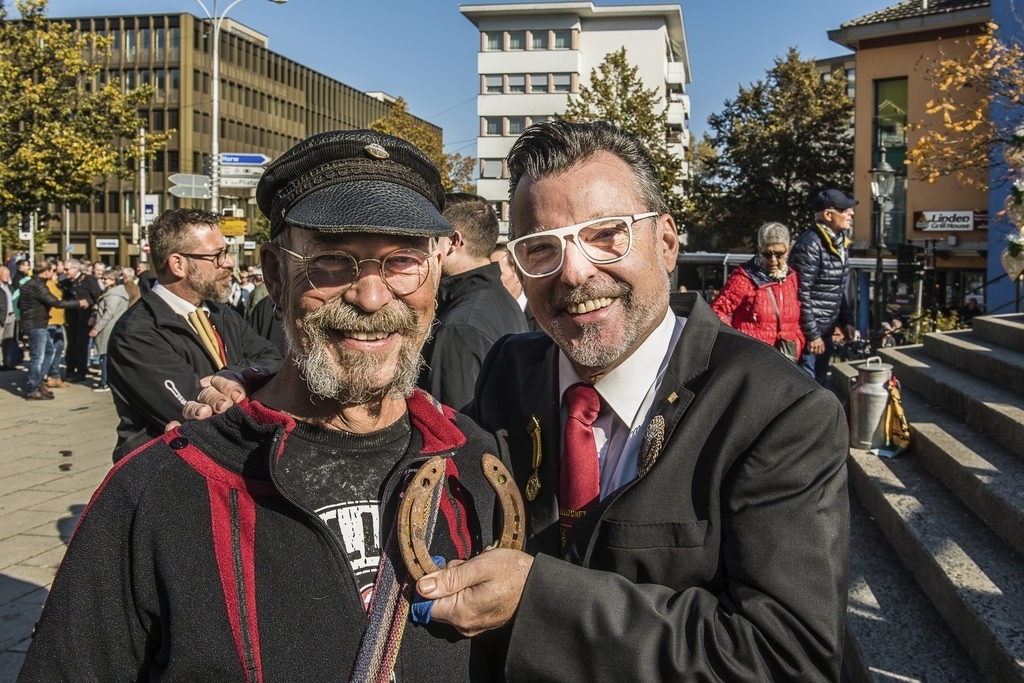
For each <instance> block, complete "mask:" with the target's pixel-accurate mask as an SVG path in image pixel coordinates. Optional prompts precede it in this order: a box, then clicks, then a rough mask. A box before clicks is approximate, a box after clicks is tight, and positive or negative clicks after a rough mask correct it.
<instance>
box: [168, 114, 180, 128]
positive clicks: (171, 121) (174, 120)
mask: <svg viewBox="0 0 1024 683" xmlns="http://www.w3.org/2000/svg"><path fill="white" fill-rule="evenodd" d="M179 125H181V124H180V123H179V122H178V110H177V109H168V110H167V128H169V129H170V130H178V126H179Z"/></svg>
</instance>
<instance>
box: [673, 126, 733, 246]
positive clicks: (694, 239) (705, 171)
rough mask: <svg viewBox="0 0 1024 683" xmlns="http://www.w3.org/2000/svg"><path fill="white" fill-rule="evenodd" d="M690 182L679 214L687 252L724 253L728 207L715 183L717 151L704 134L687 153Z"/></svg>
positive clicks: (719, 187) (727, 231)
mask: <svg viewBox="0 0 1024 683" xmlns="http://www.w3.org/2000/svg"><path fill="white" fill-rule="evenodd" d="M685 159H686V164H687V166H688V167H689V179H688V180H687V183H686V196H685V197H684V199H683V209H682V211H681V213H680V216H679V218H680V226H679V227H680V229H681V230H682V231H683V232H684V233H685V234H686V240H687V241H686V245H685V246H686V249H687V251H726V250H728V247H726V246H725V240H724V239H723V237H724V236H727V235H728V234H729V230H728V226H729V212H728V206H727V203H726V202H725V201H723V200H722V196H721V195H722V188H721V186H720V185H719V184H718V183H716V182H715V177H714V169H715V168H716V165H717V163H718V150H716V149H715V146H714V145H713V144H712V142H711V138H710V137H709V136H708V134H707V133H705V134H704V137H703V138H701V140H699V141H698V142H696V143H695V144H691V145H690V146H689V147H688V148H687V149H686V156H685Z"/></svg>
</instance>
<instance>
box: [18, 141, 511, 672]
mask: <svg viewBox="0 0 1024 683" xmlns="http://www.w3.org/2000/svg"><path fill="white" fill-rule="evenodd" d="M382 178H394V179H395V182H389V181H385V180H382ZM257 199H258V201H259V206H260V209H261V210H262V211H263V212H264V214H265V215H267V216H269V217H271V235H272V242H271V243H265V244H264V245H263V246H262V247H261V250H260V251H261V258H262V261H263V268H264V275H265V277H266V282H267V285H268V291H269V292H270V296H271V297H273V299H274V300H275V301H276V302H277V304H278V306H279V307H280V308H281V309H282V311H283V320H282V324H283V325H284V327H285V330H286V334H287V338H288V353H287V362H286V363H285V364H284V365H283V366H282V368H281V371H280V372H279V373H277V374H276V375H275V376H274V377H273V378H272V379H271V380H270V383H269V384H267V385H266V386H265V387H264V388H263V389H262V390H261V391H259V392H257V393H256V394H255V395H254V396H253V397H252V399H251V400H249V401H246V402H245V403H244V404H243V405H241V406H238V407H236V408H233V409H231V410H229V411H227V412H226V413H224V414H221V415H218V416H216V417H213V418H211V419H210V420H207V421H205V422H197V423H191V424H187V425H185V426H184V427H180V428H179V429H175V430H172V431H170V432H169V433H167V434H165V435H162V436H161V438H159V439H157V440H155V441H153V442H152V443H150V444H148V445H147V446H145V447H144V448H142V449H140V450H139V451H137V452H136V453H134V454H133V455H131V456H129V457H127V458H125V459H124V460H122V461H121V462H119V463H118V464H117V465H116V466H115V467H114V470H113V472H112V473H111V475H110V476H109V477H108V478H107V480H106V481H105V482H104V483H103V486H102V487H101V488H100V490H99V491H97V493H96V494H95V495H94V497H93V499H92V501H91V502H90V505H89V507H88V508H87V509H86V511H85V512H84V513H83V515H82V518H81V521H80V522H79V525H78V527H77V529H76V530H75V534H74V537H73V538H72V539H71V542H70V544H69V545H68V550H67V554H66V555H65V557H64V560H63V562H62V564H61V567H60V570H59V571H58V573H57V578H56V579H55V580H54V583H53V587H52V589H51V591H50V595H49V597H48V599H47V602H46V605H45V607H44V608H43V613H42V617H41V619H40V622H39V624H38V625H37V627H36V629H35V631H34V634H35V635H34V639H33V642H32V645H31V646H30V647H29V650H28V654H27V656H26V659H25V665H24V668H22V670H21V675H20V677H19V679H18V680H19V681H20V682H21V683H34V682H35V681H40V682H42V681H46V682H50V681H86V680H88V681H154V680H162V681H201V680H202V681H223V682H226V683H236V682H237V683H243V682H246V681H247V682H249V683H253V682H255V681H263V680H266V681H301V682H302V683H318V682H323V683H327V682H328V681H339V680H340V681H344V680H352V681H387V680H397V681H418V682H419V681H422V682H424V683H441V682H445V683H447V682H448V681H485V680H491V679H492V672H491V671H490V670H489V669H488V661H489V660H488V658H487V657H486V656H485V655H486V653H485V652H483V651H481V650H480V649H479V648H480V646H481V645H482V644H483V643H481V641H477V642H472V643H471V642H470V641H469V640H467V639H464V638H460V637H459V635H458V634H457V633H456V632H455V631H454V629H452V628H451V627H449V626H446V625H444V624H439V623H437V622H435V621H432V620H430V619H429V610H426V611H423V610H420V609H419V608H417V607H416V606H413V605H410V601H411V600H412V598H413V591H412V588H411V583H412V582H411V579H410V574H409V571H408V570H407V569H406V565H405V563H404V562H403V559H402V553H401V550H400V548H399V547H398V538H397V535H396V533H395V530H396V529H397V528H398V525H397V524H392V521H393V520H394V519H395V518H396V516H397V515H396V510H397V507H398V502H399V499H400V498H401V497H402V496H403V495H404V494H405V493H407V488H406V487H408V486H411V485H412V480H413V477H412V474H413V473H414V472H415V471H416V470H417V469H418V468H419V467H420V465H422V464H423V463H424V462H425V461H427V460H428V459H432V457H433V456H437V457H438V461H439V462H438V461H435V464H438V466H439V467H443V468H444V473H443V474H442V475H441V477H440V483H441V486H440V487H439V488H438V489H436V494H437V497H436V498H434V499H433V503H432V504H430V505H425V506H424V507H423V508H422V509H421V510H420V509H417V511H422V512H423V513H424V516H425V517H426V519H424V520H423V521H424V522H426V523H427V525H428V527H429V528H430V529H432V531H427V532H426V537H425V538H424V539H423V542H424V544H425V545H426V549H427V552H429V553H430V554H431V555H439V556H441V557H444V558H445V559H449V560H454V559H457V558H462V559H465V558H468V557H469V556H470V555H471V554H473V553H478V552H480V551H481V550H482V549H483V548H484V547H486V546H487V545H489V544H490V543H491V542H492V541H493V540H494V538H495V536H496V534H495V530H494V529H493V528H492V527H493V523H492V520H493V519H494V508H495V495H494V492H493V490H492V489H491V488H490V487H489V486H488V484H487V483H486V481H485V479H484V474H483V470H482V468H481V457H482V456H483V454H484V453H494V454H502V453H503V451H502V450H501V449H500V448H499V444H498V443H497V442H496V441H495V439H494V437H492V436H491V435H489V434H487V433H485V432H484V431H482V430H481V429H479V428H478V427H477V426H476V425H474V424H473V423H472V422H471V421H469V420H468V419H467V418H466V417H465V416H463V415H459V414H457V413H455V411H453V410H451V409H449V408H446V407H443V406H441V405H439V404H438V403H437V402H436V401H434V400H432V399H431V398H430V397H429V396H428V395H427V394H425V393H423V392H422V391H418V390H415V389H414V386H415V381H416V376H417V373H418V370H419V351H420V348H421V346H422V344H423V341H424V339H425V338H426V336H427V332H428V330H429V329H430V322H431V319H432V317H433V313H434V296H435V293H436V290H437V284H438V281H439V279H440V278H439V270H440V263H441V256H440V253H439V252H438V249H437V243H436V240H437V238H439V237H441V236H443V235H447V234H450V233H451V226H450V225H449V224H448V223H447V222H446V221H445V220H444V218H443V217H442V215H441V212H440V210H441V207H442V206H443V203H444V191H443V190H442V187H441V177H440V174H439V173H438V171H437V169H436V168H435V167H434V165H433V164H432V163H431V162H430V160H429V159H428V158H427V157H426V156H425V155H424V154H422V153H421V152H420V151H419V150H417V149H416V148H415V147H413V146H412V145H410V144H409V143H407V142H405V141H402V140H399V139H397V138H393V137H391V136H386V135H380V134H377V133H373V132H370V131H335V132H331V133H323V134H320V135H315V136H312V137H310V138H307V139H306V140H304V141H303V142H301V143H299V144H298V145H297V146H296V147H293V148H292V149H291V150H289V151H288V152H286V153H285V154H284V155H283V156H281V157H280V158H278V159H277V160H276V161H275V162H274V163H273V164H271V165H270V167H269V168H268V169H267V171H266V173H265V174H264V175H263V177H262V178H261V180H260V185H259V187H258V188H257ZM186 211H187V213H186V214H184V215H183V216H181V215H180V216H179V218H186V219H187V220H184V221H183V222H184V223H186V224H187V225H190V226H198V227H196V229H197V230H199V231H200V233H201V235H205V237H201V236H197V235H196V234H194V232H195V231H194V230H193V231H186V232H187V233H188V234H187V235H186V236H185V237H187V240H186V241H184V242H182V245H183V246H180V247H178V248H176V249H170V248H169V247H170V240H168V239H162V238H157V237H154V240H153V243H152V245H153V250H152V251H153V253H154V255H155V256H154V261H155V263H156V267H157V272H158V273H159V274H160V277H161V284H160V286H158V287H155V288H154V291H155V292H156V293H155V294H152V295H148V296H157V297H159V296H160V295H159V294H158V292H159V290H160V289H161V288H162V287H167V286H168V285H166V284H164V282H165V274H166V273H168V272H176V271H178V270H179V266H181V264H180V263H178V260H179V257H182V256H184V257H186V258H188V256H187V254H189V253H194V254H195V255H194V256H192V258H199V254H202V253H205V255H207V256H211V257H213V256H216V257H217V258H215V259H214V260H213V261H211V262H208V264H209V265H211V270H208V271H204V272H206V273H207V275H209V276H210V277H213V275H214V271H213V270H212V268H216V267H217V266H218V265H221V266H223V265H224V264H226V263H230V259H226V260H225V259H223V257H220V256H219V254H220V251H215V249H217V248H218V244H220V245H221V246H222V245H223V238H221V240H220V241H219V242H218V244H209V243H207V244H205V248H206V249H207V251H206V252H199V251H198V250H197V251H196V252H191V251H190V248H187V245H188V244H191V243H192V240H195V241H198V242H206V241H208V240H209V241H214V242H216V240H214V239H213V238H212V237H211V233H214V232H215V233H216V235H218V236H219V234H220V233H219V231H217V230H216V226H215V223H214V222H213V221H214V220H215V218H216V217H215V216H211V215H210V214H205V215H204V214H201V213H200V212H195V211H193V210H191V209H189V210H186ZM172 217H173V215H172V216H171V217H168V216H167V215H166V214H165V216H164V217H162V218H161V219H158V220H157V222H156V223H155V224H154V229H153V233H154V236H155V235H158V234H160V229H161V227H164V228H166V227H167V226H166V223H167V221H168V220H171V218H172ZM161 221H163V223H164V224H163V225H161ZM200 246H203V245H202V244H197V245H195V246H193V247H191V249H198V247H200ZM182 252H185V253H182ZM346 259H347V260H346ZM222 269H223V270H225V271H226V272H230V270H228V269H227V266H224V267H223V268H222ZM176 289H177V290H178V291H181V289H180V288H176ZM145 301H146V300H145V299H144V300H143V304H139V305H137V306H136V307H135V308H134V309H133V311H134V312H135V314H136V315H149V313H146V312H145V311H147V310H148V309H147V308H146V307H145ZM221 308H222V307H219V306H218V309H221ZM127 315H128V316H130V315H132V313H128V314H127ZM166 315H167V316H173V315H174V313H173V312H170V311H168V312H166ZM231 315H233V313H232V314H231ZM231 315H228V316H227V318H228V319H231V320H233V319H234V318H231ZM128 328H129V329H131V325H130V324H129V326H128ZM181 334H182V335H184V334H187V333H185V332H184V331H182V332H181ZM229 352H230V351H229ZM165 353H168V354H174V353H176V352H175V351H173V350H168V351H166V352H165ZM155 362H156V363H157V368H156V369H155V370H153V371H152V372H153V374H159V373H160V372H161V369H160V367H159V362H160V361H159V359H155ZM112 381H113V378H112ZM153 391H156V389H153ZM417 481H418V480H417ZM506 481H507V479H506ZM392 676H393V678H392Z"/></svg>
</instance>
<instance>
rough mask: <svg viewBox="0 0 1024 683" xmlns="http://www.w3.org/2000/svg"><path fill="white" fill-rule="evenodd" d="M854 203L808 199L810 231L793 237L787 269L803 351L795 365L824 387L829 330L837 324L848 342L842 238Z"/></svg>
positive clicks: (831, 197) (828, 193) (830, 195)
mask: <svg viewBox="0 0 1024 683" xmlns="http://www.w3.org/2000/svg"><path fill="white" fill-rule="evenodd" d="M856 204H857V200H855V199H853V198H852V197H850V196H848V195H846V194H845V193H843V192H840V191H839V190H825V191H823V192H821V193H819V194H818V196H817V197H815V198H814V202H813V208H814V219H815V223H814V226H813V227H812V228H811V229H810V230H807V231H806V232H804V234H802V235H800V237H799V238H797V240H796V242H795V243H794V244H793V248H792V249H791V250H790V254H789V265H790V267H791V268H792V269H793V270H795V271H796V275H797V278H798V281H799V286H798V288H797V295H798V296H799V298H800V327H801V329H802V330H803V333H804V338H805V339H806V340H807V346H806V347H804V354H803V356H801V357H800V366H801V367H802V368H803V369H804V370H805V371H806V372H807V374H809V375H810V376H811V377H813V378H814V379H815V380H816V381H817V382H818V384H820V385H822V386H824V385H825V381H826V380H827V379H828V364H829V361H830V360H831V358H832V330H834V329H835V327H836V325H839V326H840V327H841V328H842V330H843V336H844V337H845V338H846V341H848V342H849V341H853V339H854V334H855V332H854V327H853V310H852V309H851V308H850V303H849V302H848V301H847V299H846V287H847V285H848V284H849V281H850V265H849V259H850V255H849V251H848V249H849V246H850V240H849V238H847V236H846V233H847V231H848V230H850V228H852V227H853V207H854V206H855V205H856Z"/></svg>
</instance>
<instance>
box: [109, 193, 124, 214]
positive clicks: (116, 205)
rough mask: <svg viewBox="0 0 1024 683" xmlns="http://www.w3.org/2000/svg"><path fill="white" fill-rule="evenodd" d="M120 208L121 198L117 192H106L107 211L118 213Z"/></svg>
mask: <svg viewBox="0 0 1024 683" xmlns="http://www.w3.org/2000/svg"><path fill="white" fill-rule="evenodd" d="M120 210H121V198H120V197H119V196H118V193H117V192H108V193H107V213H118V212H119V211H120Z"/></svg>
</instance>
